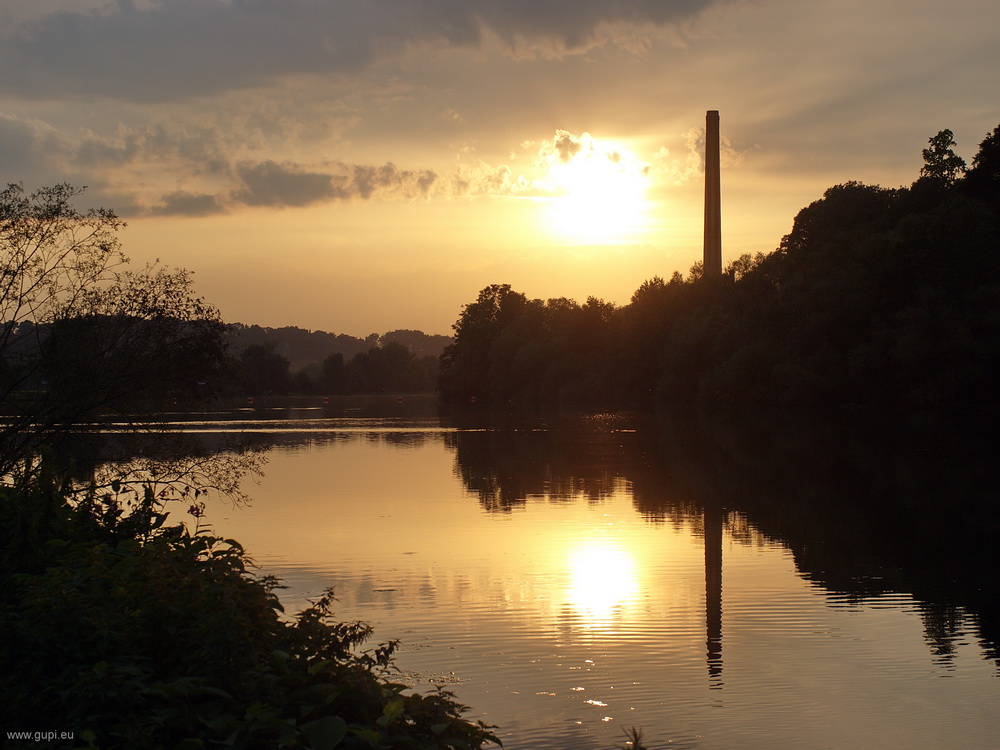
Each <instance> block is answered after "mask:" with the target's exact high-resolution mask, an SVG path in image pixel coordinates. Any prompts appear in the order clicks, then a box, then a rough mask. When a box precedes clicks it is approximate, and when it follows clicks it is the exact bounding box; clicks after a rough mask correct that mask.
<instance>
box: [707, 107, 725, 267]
mask: <svg viewBox="0 0 1000 750" xmlns="http://www.w3.org/2000/svg"><path fill="white" fill-rule="evenodd" d="M704 275H705V276H721V275H722V198H721V188H720V178H719V111H718V110H715V109H710V110H709V111H708V112H707V113H706V114H705V267H704Z"/></svg>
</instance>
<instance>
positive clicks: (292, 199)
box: [231, 160, 437, 207]
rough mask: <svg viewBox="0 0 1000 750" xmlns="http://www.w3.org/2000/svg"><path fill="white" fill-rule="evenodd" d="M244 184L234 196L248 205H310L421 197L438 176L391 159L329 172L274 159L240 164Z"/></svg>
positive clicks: (238, 172) (342, 166)
mask: <svg viewBox="0 0 1000 750" xmlns="http://www.w3.org/2000/svg"><path fill="white" fill-rule="evenodd" d="M236 171H237V174H238V176H239V178H240V180H241V182H242V183H243V186H242V187H241V188H239V189H237V190H235V191H233V193H232V195H231V197H232V199H233V200H234V201H236V202H237V203H242V204H244V205H247V206H273V207H284V206H299V207H300V206H308V205H311V204H313V203H323V202H328V201H336V200H349V199H351V198H360V199H362V200H367V199H369V198H371V197H373V196H376V195H377V196H379V197H386V198H419V197H424V196H426V195H427V193H428V191H429V190H430V189H431V187H432V186H433V185H434V183H435V181H436V180H437V175H436V174H435V173H434V172H433V171H431V170H408V169H399V168H397V167H396V165H395V164H393V163H392V162H387V163H386V164H384V165H382V166H370V165H360V164H356V165H351V166H348V165H344V164H338V165H336V167H335V170H334V171H332V172H330V173H325V172H310V171H305V170H303V169H300V168H298V167H296V166H292V165H281V164H278V163H276V162H273V161H270V160H268V161H264V162H261V163H259V164H252V165H251V164H243V165H240V166H239V167H237V170H236Z"/></svg>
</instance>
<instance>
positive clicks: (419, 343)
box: [227, 323, 452, 372]
mask: <svg viewBox="0 0 1000 750" xmlns="http://www.w3.org/2000/svg"><path fill="white" fill-rule="evenodd" d="M227 329H228V333H229V350H230V352H231V353H232V354H234V355H237V356H238V355H239V354H240V353H241V352H242V351H243V350H244V349H246V348H247V347H248V346H255V345H257V346H260V345H273V346H274V352H275V353H276V354H280V355H281V356H282V357H284V358H285V359H287V360H288V363H289V369H290V370H291V371H292V372H297V371H299V370H302V369H304V368H307V367H309V366H310V365H319V364H320V363H322V362H323V360H324V359H326V358H327V357H329V356H330V355H331V354H342V355H343V356H344V359H345V360H350V359H352V358H353V357H354V356H355V355H357V354H361V353H362V352H367V351H368V350H369V349H371V348H372V347H376V346H385V345H386V344H389V343H392V342H396V343H399V344H402V345H403V346H405V347H406V348H407V349H409V350H410V351H411V352H413V354H414V355H416V356H417V357H427V356H432V357H438V356H440V355H441V352H442V351H443V350H444V348H445V347H446V346H448V344H450V343H452V338H451V337H450V336H441V335H439V334H426V333H423V332H422V331H413V330H408V329H399V330H395V331H389V332H388V333H385V334H382V335H379V334H377V333H372V334H369V335H368V336H366V337H365V338H363V339H361V338H357V337H355V336H349V335H347V334H346V333H327V332H326V331H307V330H306V329H304V328H297V327H295V326H284V327H282V328H267V327H265V326H258V325H245V324H243V323H230V324H229V325H228V326H227Z"/></svg>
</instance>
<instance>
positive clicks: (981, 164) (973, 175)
mask: <svg viewBox="0 0 1000 750" xmlns="http://www.w3.org/2000/svg"><path fill="white" fill-rule="evenodd" d="M965 185H966V187H967V188H968V190H969V192H971V193H972V194H973V195H976V196H978V197H981V198H991V197H996V196H997V195H1000V125H998V126H997V127H995V128H994V129H993V132H991V133H987V134H986V137H985V138H984V139H983V141H982V143H980V144H979V151H978V153H976V155H975V157H974V158H973V159H972V167H970V168H969V171H968V172H967V173H966V175H965Z"/></svg>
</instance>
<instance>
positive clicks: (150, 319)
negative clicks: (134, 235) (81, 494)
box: [0, 184, 224, 474]
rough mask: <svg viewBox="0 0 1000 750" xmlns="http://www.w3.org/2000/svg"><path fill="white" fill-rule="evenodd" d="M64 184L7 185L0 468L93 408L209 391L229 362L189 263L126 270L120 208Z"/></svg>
mask: <svg viewBox="0 0 1000 750" xmlns="http://www.w3.org/2000/svg"><path fill="white" fill-rule="evenodd" d="M82 192H83V190H82V189H80V188H74V187H72V186H70V185H66V184H61V185H56V186H54V187H49V188H42V189H40V190H37V191H35V192H34V193H30V194H28V193H26V192H25V191H24V189H23V187H22V186H21V185H18V184H11V185H8V186H7V188H6V189H4V190H2V191H0V361H3V362H4V367H3V368H2V374H3V379H2V382H0V400H2V405H3V409H4V412H5V414H6V417H7V419H6V420H5V421H4V424H3V426H2V427H0V474H2V473H5V472H6V471H7V470H9V469H10V468H11V467H12V466H13V465H15V464H17V463H19V462H21V461H23V460H24V459H25V458H27V457H29V456H31V455H33V454H34V453H35V452H36V451H37V450H38V448H39V447H40V446H42V445H49V446H51V445H52V444H53V443H54V442H55V441H56V440H57V439H59V438H60V436H63V435H65V434H66V433H67V432H69V431H72V430H73V429H74V428H75V427H76V426H78V425H80V424H81V423H82V422H86V421H89V420H91V419H92V418H93V417H94V415H95V414H97V413H99V412H102V411H108V410H114V411H116V412H117V413H118V415H119V416H120V417H121V416H125V417H128V416H135V415H137V413H138V412H139V411H140V410H141V409H142V408H143V406H144V405H145V404H148V402H149V401H150V399H155V398H162V397H164V396H173V397H180V396H183V395H186V394H191V393H196V392H197V391H198V390H200V389H203V388H204V384H205V381H206V380H207V379H209V378H211V376H212V375H213V373H214V371H215V369H217V367H218V366H219V364H220V363H221V362H222V360H223V350H224V342H223V326H222V322H221V320H220V318H219V315H218V312H217V311H216V310H215V308H214V307H212V306H211V305H208V304H207V303H205V302H204V300H202V299H201V298H199V297H196V296H195V295H194V293H193V291H192V285H191V278H190V275H189V274H188V273H187V272H185V271H183V270H169V269H166V268H161V267H156V266H148V267H146V268H145V269H142V270H139V271H135V270H131V269H129V268H128V267H127V262H128V261H127V258H126V257H125V256H124V254H123V253H122V252H121V247H120V242H119V240H118V235H117V233H118V231H119V230H120V229H121V228H122V227H124V226H125V224H124V222H123V221H121V220H120V219H119V218H118V217H117V216H116V215H115V213H114V212H112V211H109V210H107V209H91V210H90V211H87V212H86V213H83V212H80V211H78V210H76V209H75V208H74V207H73V205H72V201H73V200H74V199H75V198H76V197H78V196H79V195H80V194H81V193H82Z"/></svg>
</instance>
